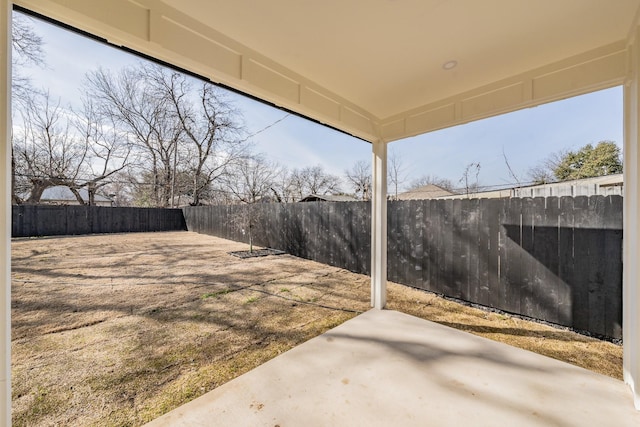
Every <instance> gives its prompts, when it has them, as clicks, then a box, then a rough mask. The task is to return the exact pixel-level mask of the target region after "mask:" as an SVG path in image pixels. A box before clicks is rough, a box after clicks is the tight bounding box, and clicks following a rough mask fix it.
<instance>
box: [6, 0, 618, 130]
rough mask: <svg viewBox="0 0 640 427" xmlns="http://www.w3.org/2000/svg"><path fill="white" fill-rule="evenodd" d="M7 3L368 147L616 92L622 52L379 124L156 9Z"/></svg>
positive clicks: (121, 2) (568, 62)
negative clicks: (592, 94)
mask: <svg viewBox="0 0 640 427" xmlns="http://www.w3.org/2000/svg"><path fill="white" fill-rule="evenodd" d="M15 3H16V4H18V5H20V6H23V7H25V8H27V9H30V10H32V11H34V12H36V13H40V14H43V15H45V16H48V17H51V18H53V19H55V20H59V21H61V22H63V23H65V24H67V25H70V26H72V27H76V28H78V29H80V30H83V31H86V32H89V33H91V34H94V35H96V36H98V37H102V38H104V39H106V40H108V41H109V42H110V43H112V44H114V45H116V46H124V47H126V48H128V49H131V50H134V51H137V52H140V53H143V54H145V55H148V56H151V57H154V58H157V59H159V60H161V61H165V62H167V63H171V64H174V65H176V66H178V67H181V68H183V69H185V70H188V71H190V72H192V73H195V74H198V75H200V76H203V77H205V78H208V79H209V80H211V81H213V82H215V83H220V84H223V85H226V86H228V87H230V88H233V89H235V90H238V91H240V92H243V93H246V94H249V95H251V96H254V97H257V98H260V99H264V100H267V101H269V102H271V103H273V104H275V105H277V106H279V107H282V108H285V109H288V110H291V111H293V112H296V113H298V114H301V115H304V116H307V117H310V118H312V119H314V120H317V121H319V122H321V123H324V124H327V125H329V126H332V127H335V128H337V129H340V130H342V131H344V132H347V133H349V134H351V135H354V136H357V137H359V138H362V139H365V140H367V141H370V142H375V141H379V140H385V141H394V140H398V139H402V138H406V137H409V136H415V135H419V134H422V133H426V132H430V131H433V130H437V129H443V128H446V127H450V126H454V125H458V124H462V123H467V122H470V121H474V120H478V119H482V118H486V117H491V116H495V115H499V114H503V113H507V112H510V111H515V110H518V109H522V108H527V107H533V106H536V105H540V104H543V103H547V102H551V101H555V100H559V99H564V98H568V97H571V96H575V95H580V94H584V93H589V92H592V91H594V90H599V89H605V88H608V87H612V86H615V85H619V84H622V82H623V80H624V76H625V75H626V70H627V64H626V44H625V41H620V42H616V43H613V44H610V45H607V46H602V47H599V48H597V49H594V50H591V51H588V52H583V53H580V54H578V55H575V56H573V57H571V58H568V59H565V60H562V61H558V62H556V63H553V64H546V65H544V66H542V67H539V68H536V69H534V70H530V71H528V72H525V73H521V74H519V75H517V76H512V77H510V78H506V79H503V80H500V81H497V82H494V83H491V84H488V85H485V86H482V87H479V88H476V89H473V90H471V91H467V92H464V93H460V94H456V95H453V96H450V97H448V98H445V99H441V100H439V101H437V102H433V103H430V104H427V105H423V106H421V107H418V108H414V109H411V110H408V111H404V112H400V113H398V114H395V115H393V116H391V117H385V118H380V117H376V116H375V115H374V114H372V113H370V112H368V111H367V110H366V108H365V107H364V106H360V105H356V104H355V103H353V102H351V101H349V100H347V99H345V98H343V97H341V96H340V95H338V94H336V93H333V92H332V91H331V90H329V89H327V88H325V87H322V86H320V85H319V84H317V83H315V82H313V81H311V80H309V79H307V78H305V77H304V76H301V75H299V74H297V73H295V72H293V71H291V70H289V69H287V68H286V67H284V66H283V65H281V64H278V63H276V62H274V61H272V60H271V59H269V58H267V57H265V56H264V55H262V54H261V53H259V52H256V51H254V50H252V49H250V48H249V47H247V46H244V45H242V44H240V43H237V42H236V41H234V40H232V39H230V38H229V37H227V36H225V35H224V34H221V33H220V32H218V31H216V30H214V29H212V28H210V27H208V26H206V25H204V24H203V23H201V22H199V21H197V20H195V19H193V18H191V17H189V16H187V15H185V14H183V13H181V12H180V11H178V10H176V9H174V8H171V7H169V6H167V5H166V4H165V3H163V2H161V1H159V0H137V1H133V0H110V1H109V2H101V1H86V0H16V1H15ZM354 54H357V53H354ZM408 66H410V64H409V65H408ZM372 90H375V88H372ZM378 130H379V131H378Z"/></svg>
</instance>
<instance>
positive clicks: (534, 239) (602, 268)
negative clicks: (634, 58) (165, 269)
mask: <svg viewBox="0 0 640 427" xmlns="http://www.w3.org/2000/svg"><path fill="white" fill-rule="evenodd" d="M370 210H371V209H370V204H369V203H365V202H351V203H331V202H312V203H297V204H264V205H254V206H214V207H189V208H185V209H184V213H185V219H186V223H187V226H188V229H189V230H191V231H196V232H200V233H206V234H213V235H216V236H219V237H224V238H227V239H232V240H236V241H244V242H248V224H249V223H250V222H251V223H255V226H254V227H252V234H253V235H254V241H255V242H256V244H258V245H262V246H269V247H273V248H277V249H282V250H285V251H287V252H289V253H291V254H293V255H296V256H300V257H303V258H308V259H313V260H315V261H319V262H323V263H326V264H330V265H334V266H338V267H342V268H346V269H349V270H351V271H355V272H358V273H364V274H369V272H370V244H371V243H370V242H371V237H370V236H371V232H370V228H369V227H370V218H371V216H370ZM388 216H389V218H388V278H389V280H391V281H394V282H398V283H402V284H405V285H409V286H412V287H416V288H420V289H424V290H428V291H432V292H436V293H439V294H443V295H446V296H450V297H454V298H459V299H462V300H465V301H469V302H472V303H475V304H480V305H483V306H486V307H492V308H496V309H500V310H504V311H506V312H510V313H515V314H519V315H523V316H527V317H531V318H535V319H540V320H544V321H548V322H551V323H555V324H559V325H564V326H568V327H571V328H574V329H577V330H582V331H588V332H590V333H592V334H597V335H601V336H606V337H609V338H621V336H622V332H621V323H622V197H620V196H606V197H605V196H591V197H575V198H574V197H561V198H555V197H550V198H546V199H545V198H534V199H531V198H522V199H516V198H513V199H469V200H416V201H398V202H390V203H389V205H388ZM243 230H244V233H243Z"/></svg>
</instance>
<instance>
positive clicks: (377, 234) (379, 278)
mask: <svg viewBox="0 0 640 427" xmlns="http://www.w3.org/2000/svg"><path fill="white" fill-rule="evenodd" d="M372 145H373V164H372V171H373V182H372V183H373V190H372V196H373V197H372V199H371V306H372V307H374V308H376V309H378V310H382V309H383V308H384V306H385V305H386V304H387V143H386V142H384V141H380V142H374V143H373V144H372Z"/></svg>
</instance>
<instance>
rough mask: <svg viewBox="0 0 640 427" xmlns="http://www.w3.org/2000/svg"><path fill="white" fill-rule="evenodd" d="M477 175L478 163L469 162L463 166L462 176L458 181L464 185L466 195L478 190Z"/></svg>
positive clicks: (478, 171) (478, 170)
mask: <svg viewBox="0 0 640 427" xmlns="http://www.w3.org/2000/svg"><path fill="white" fill-rule="evenodd" d="M478 175H480V163H469V164H468V165H467V167H466V168H464V172H463V173H462V178H460V181H459V182H460V183H462V184H463V185H464V189H465V194H466V195H467V197H468V196H469V194H471V193H477V192H478Z"/></svg>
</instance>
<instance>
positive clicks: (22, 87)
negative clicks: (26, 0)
mask: <svg viewBox="0 0 640 427" xmlns="http://www.w3.org/2000/svg"><path fill="white" fill-rule="evenodd" d="M43 45H44V43H43V41H42V37H40V35H39V34H38V33H36V32H35V30H34V29H33V25H32V22H31V18H29V17H27V16H26V15H24V14H22V13H20V12H15V13H13V19H12V22H11V47H12V50H13V52H12V56H11V62H12V64H11V65H12V67H13V70H12V76H11V92H12V93H11V96H12V98H13V100H14V105H17V106H20V105H21V104H24V103H25V102H27V100H28V99H29V98H30V95H31V94H32V93H33V92H34V88H33V86H32V85H31V79H30V78H29V76H27V75H26V74H25V72H24V69H25V68H26V67H29V66H37V67H44V65H45V59H44V58H45V53H44V49H43Z"/></svg>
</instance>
